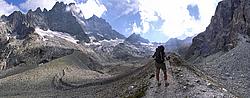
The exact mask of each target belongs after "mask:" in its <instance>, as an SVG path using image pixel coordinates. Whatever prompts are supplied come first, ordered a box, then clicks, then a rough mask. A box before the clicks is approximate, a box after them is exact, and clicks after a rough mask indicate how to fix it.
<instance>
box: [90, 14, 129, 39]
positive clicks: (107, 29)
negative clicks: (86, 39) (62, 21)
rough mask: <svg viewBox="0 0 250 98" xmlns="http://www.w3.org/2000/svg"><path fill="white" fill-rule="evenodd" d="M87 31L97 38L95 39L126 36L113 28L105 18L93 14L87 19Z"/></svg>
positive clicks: (122, 37)
mask: <svg viewBox="0 0 250 98" xmlns="http://www.w3.org/2000/svg"><path fill="white" fill-rule="evenodd" d="M85 24H86V25H85V26H86V32H88V33H89V34H88V35H89V36H90V37H93V38H95V39H94V40H93V41H100V40H104V39H106V40H111V39H125V37H124V36H123V35H122V34H120V33H118V32H117V31H115V30H113V29H112V27H111V26H110V25H109V23H107V22H106V21H105V20H104V19H102V18H98V17H97V16H95V15H93V16H92V17H91V18H89V19H87V20H86V21H85Z"/></svg>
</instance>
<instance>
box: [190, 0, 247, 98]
mask: <svg viewBox="0 0 250 98" xmlns="http://www.w3.org/2000/svg"><path fill="white" fill-rule="evenodd" d="M249 4H250V1H249V0H223V1H221V2H220V3H219V4H218V6H217V9H216V12H215V15H214V16H213V17H212V19H211V23H210V24H209V26H208V27H207V28H206V30H205V31H204V32H202V33H200V34H199V35H197V36H196V37H194V39H193V43H192V45H191V46H190V48H189V50H188V53H187V55H186V59H188V60H189V61H190V62H193V63H195V64H194V65H195V66H196V67H197V68H199V69H201V70H203V71H204V72H205V73H206V74H207V75H211V76H212V77H213V78H214V79H216V81H217V82H219V83H221V84H222V85H224V86H225V87H226V88H227V89H228V90H229V91H231V92H234V93H235V95H237V96H238V97H240V98H247V97H248V96H249V93H250V92H249V79H250V78H249V77H248V76H249V71H250V70H249V63H250V62H249V51H248V50H249V49H250V47H249V40H250V39H249V30H250V29H249V28H250V26H249V23H250V21H249V19H250V14H249V8H250V7H249Z"/></svg>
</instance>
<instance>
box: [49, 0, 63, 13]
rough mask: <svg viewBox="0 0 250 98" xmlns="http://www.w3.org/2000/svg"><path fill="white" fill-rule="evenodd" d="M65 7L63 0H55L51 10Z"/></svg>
mask: <svg viewBox="0 0 250 98" xmlns="http://www.w3.org/2000/svg"><path fill="white" fill-rule="evenodd" d="M65 8H66V4H64V3H63V2H59V1H57V2H56V4H55V5H54V6H53V8H52V9H51V10H56V11H57V10H65Z"/></svg>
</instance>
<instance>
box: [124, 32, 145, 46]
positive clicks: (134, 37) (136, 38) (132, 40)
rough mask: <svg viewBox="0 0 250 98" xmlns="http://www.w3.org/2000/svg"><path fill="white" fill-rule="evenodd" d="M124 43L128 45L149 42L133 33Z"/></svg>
mask: <svg viewBox="0 0 250 98" xmlns="http://www.w3.org/2000/svg"><path fill="white" fill-rule="evenodd" d="M125 41H127V42H130V43H136V44H137V43H149V42H150V41H149V40H148V39H145V38H143V37H141V35H140V34H136V33H133V34H131V35H130V36H129V37H128V38H127V39H125Z"/></svg>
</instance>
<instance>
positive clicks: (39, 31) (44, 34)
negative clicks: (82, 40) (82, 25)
mask: <svg viewBox="0 0 250 98" xmlns="http://www.w3.org/2000/svg"><path fill="white" fill-rule="evenodd" d="M35 33H37V34H38V35H39V36H41V37H42V39H43V41H46V40H48V39H46V37H59V38H62V39H65V40H67V41H69V42H72V43H75V44H77V42H78V41H79V40H76V39H75V38H73V37H72V36H70V35H69V34H68V33H63V32H57V31H51V30H47V31H44V30H42V29H40V28H36V29H35Z"/></svg>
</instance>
